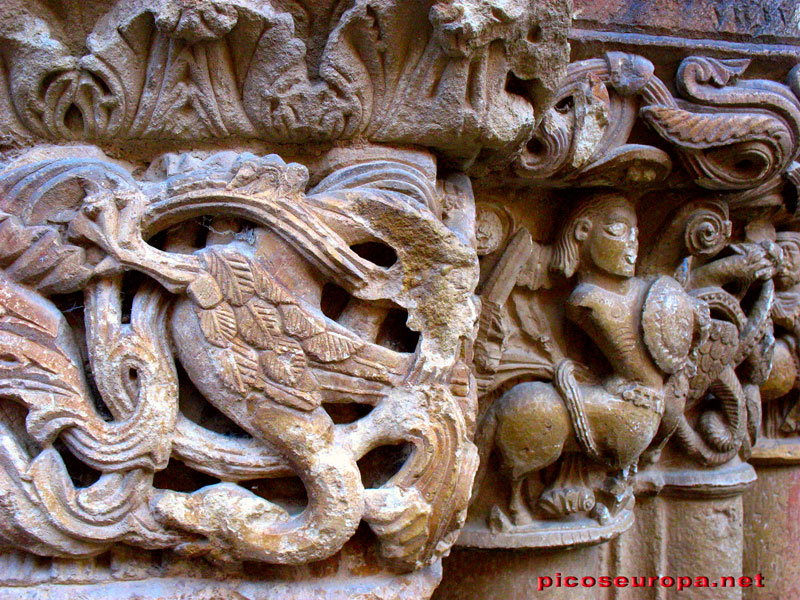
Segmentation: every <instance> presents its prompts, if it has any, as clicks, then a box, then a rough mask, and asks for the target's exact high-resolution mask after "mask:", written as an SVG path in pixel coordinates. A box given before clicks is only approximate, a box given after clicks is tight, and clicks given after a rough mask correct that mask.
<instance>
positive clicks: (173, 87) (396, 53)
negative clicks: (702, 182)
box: [0, 0, 570, 165]
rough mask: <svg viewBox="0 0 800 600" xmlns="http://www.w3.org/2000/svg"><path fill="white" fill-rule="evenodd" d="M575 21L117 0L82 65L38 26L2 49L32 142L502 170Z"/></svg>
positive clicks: (468, 4) (223, 1)
mask: <svg viewBox="0 0 800 600" xmlns="http://www.w3.org/2000/svg"><path fill="white" fill-rule="evenodd" d="M569 13H570V6H569V3H568V2H563V1H560V0H547V1H542V2H537V3H535V4H530V3H526V2H521V1H519V0H514V1H511V2H509V1H505V0H503V1H501V0H492V1H491V2H476V1H474V0H441V1H432V0H430V1H428V2H423V3H421V4H419V3H416V4H415V3H408V2H401V1H397V0H388V1H381V2H368V1H366V0H359V1H358V2H355V3H354V4H353V5H352V6H348V7H347V8H346V9H345V8H343V7H338V6H337V5H336V4H335V3H334V2H323V3H319V2H315V3H314V2H312V3H309V2H298V3H295V4H294V6H293V7H291V8H290V7H287V6H286V5H285V4H284V3H281V2H254V1H251V0H208V1H205V2H201V3H185V2H183V1H182V0H169V1H164V0H149V1H147V2H136V3H129V2H119V3H117V4H116V6H114V7H113V8H112V9H111V10H110V11H109V12H108V14H106V15H105V16H104V17H103V18H102V19H101V20H100V21H99V22H98V23H97V25H96V27H95V28H94V30H93V32H92V33H91V34H90V35H89V37H88V39H87V41H86V46H87V48H88V52H87V53H86V54H85V55H84V56H81V57H77V56H72V55H71V54H70V53H69V51H68V50H67V48H66V47H65V46H64V45H63V44H62V43H61V41H59V40H58V39H55V38H54V37H52V35H51V32H50V31H49V28H48V27H47V25H46V24H45V23H44V22H41V21H28V22H24V23H20V24H18V26H15V27H9V28H7V29H6V30H5V31H2V32H0V37H2V39H3V40H4V42H5V45H6V49H7V52H4V55H5V56H6V58H7V59H8V61H9V76H10V81H9V83H10V91H11V99H12V103H13V106H14V108H15V109H16V112H17V115H18V117H19V120H20V121H21V123H22V124H23V127H24V128H27V129H28V130H29V131H30V132H31V133H33V134H35V135H37V136H42V137H45V138H55V139H79V140H100V141H104V142H108V141H111V140H114V139H119V138H125V139H159V138H167V139H183V140H192V139H195V140H197V139H224V138H228V137H238V138H253V137H258V138H261V139H265V140H269V141H273V142H284V143H292V144H297V143H303V142H306V141H333V140H340V139H368V140H370V141H372V142H376V143H377V142H380V143H395V144H396V143H403V144H416V145H423V146H426V147H431V148H438V149H439V150H440V151H441V152H442V153H443V154H445V155H447V156H449V157H450V158H451V159H452V160H454V161H458V162H461V163H462V164H464V165H470V164H471V163H472V162H473V161H474V160H475V158H476V157H477V156H478V154H479V153H481V152H483V153H484V154H485V157H484V158H483V159H482V161H481V162H483V163H487V164H492V163H495V162H499V163H507V162H508V161H509V160H510V156H509V153H510V152H514V151H516V150H517V149H518V148H519V147H520V145H521V143H522V141H523V138H524V137H525V136H527V135H529V134H530V132H531V131H532V129H533V126H534V124H535V122H536V120H537V119H538V118H539V117H540V113H542V112H543V111H544V109H545V108H546V107H547V106H548V105H549V103H550V101H551V99H552V95H553V93H554V92H555V89H556V87H557V85H558V81H559V79H560V77H561V75H562V74H563V70H564V68H565V67H566V63H567V60H568V52H569V51H568V44H567V41H566V31H567V29H568V26H569V18H570V17H569ZM508 79H512V80H514V81H517V82H519V86H518V87H520V88H521V89H520V90H517V89H511V88H510V87H509V86H508V85H507V80H508ZM528 90H530V91H528ZM423 114H425V115H427V116H426V117H424V118H421V115H423Z"/></svg>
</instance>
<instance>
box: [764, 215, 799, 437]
mask: <svg viewBox="0 0 800 600" xmlns="http://www.w3.org/2000/svg"><path fill="white" fill-rule="evenodd" d="M775 241H776V242H777V244H778V246H779V247H780V249H781V262H780V265H779V267H778V270H777V272H776V274H775V278H774V281H775V303H774V304H773V306H772V311H771V316H772V321H773V323H774V325H775V349H774V354H773V359H772V369H771V370H770V374H769V377H768V378H767V380H766V381H765V382H764V383H763V384H762V385H761V397H762V399H763V400H765V401H769V400H775V399H777V398H782V397H783V396H785V395H786V394H788V393H789V392H790V391H792V390H793V389H795V388H797V387H798V386H800V352H799V349H798V344H800V233H796V232H794V231H782V232H779V233H778V234H777V236H776V240H775ZM798 412H799V411H798V408H797V407H795V408H793V409H792V410H790V411H789V414H788V415H787V416H786V418H785V419H784V420H783V423H782V424H781V425H780V429H781V430H782V431H783V432H785V433H791V432H794V431H797V430H798V428H800V414H798Z"/></svg>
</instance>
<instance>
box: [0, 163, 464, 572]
mask: <svg viewBox="0 0 800 600" xmlns="http://www.w3.org/2000/svg"><path fill="white" fill-rule="evenodd" d="M420 164H422V165H423V167H419V166H415V163H414V161H410V162H409V161H406V162H399V161H391V160H378V159H371V160H366V161H362V162H360V163H359V162H357V161H351V162H350V163H349V164H348V166H346V167H341V168H336V169H333V171H332V172H331V173H329V174H328V176H327V177H325V178H324V179H323V180H322V181H320V182H319V183H318V184H317V185H316V186H315V188H314V189H313V190H311V191H309V192H308V193H306V191H305V189H306V186H307V177H308V174H307V171H306V169H305V168H304V167H302V166H300V165H297V164H285V163H284V162H283V161H282V160H281V159H280V158H278V157H277V156H274V155H271V156H267V157H263V158H261V157H256V156H254V155H251V154H236V153H222V154H218V155H212V156H211V157H209V158H207V159H206V160H205V161H199V160H197V159H192V158H191V157H189V156H184V157H180V156H168V157H165V158H164V160H162V161H160V162H158V163H156V164H155V165H154V166H151V170H150V172H149V174H148V179H150V181H149V182H137V181H136V180H134V179H133V178H132V177H131V176H130V175H129V173H128V172H127V171H125V170H124V169H122V168H120V167H118V166H116V165H114V164H112V163H111V162H109V161H106V160H103V159H88V158H86V159H81V158H52V159H50V160H44V161H41V160H39V161H34V162H29V163H25V160H24V159H22V160H21V162H20V163H18V164H17V165H16V166H15V167H14V168H11V169H9V170H7V171H6V172H5V173H4V175H3V176H2V179H1V180H0V186H2V209H3V220H2V222H0V236H2V238H3V240H4V243H3V244H2V245H3V251H2V252H3V267H4V269H3V273H2V286H3V290H4V291H3V294H2V309H3V310H2V317H0V319H1V321H0V329H1V333H0V345H1V346H2V356H3V361H2V365H0V369H2V373H0V380H2V395H3V396H4V397H5V398H7V399H8V400H12V401H14V402H16V403H18V404H19V405H21V406H22V407H24V408H25V409H27V416H25V413H24V411H20V410H17V409H14V410H12V409H7V410H4V413H3V419H2V427H3V437H2V440H3V446H2V453H3V461H2V464H3V469H2V477H3V489H4V490H5V492H4V501H3V510H2V515H3V516H2V519H0V532H2V539H3V541H4V542H5V543H6V544H12V545H14V546H17V547H22V548H25V549H26V550H29V551H33V552H36V553H39V554H44V555H56V556H76V557H79V556H90V555H94V554H97V553H99V552H102V551H103V550H105V549H107V548H108V547H109V546H110V545H111V544H113V543H116V542H125V543H128V544H133V545H138V546H142V547H145V548H175V549H177V550H179V551H180V552H182V553H185V554H188V555H193V556H198V555H207V556H208V557H209V558H211V559H214V560H217V561H241V560H256V561H267V562H274V563H283V564H298V563H304V562H308V561H312V560H316V559H321V558H325V557H328V556H330V555H332V554H334V553H335V552H337V551H338V550H339V549H341V547H342V546H343V544H344V543H345V542H346V541H347V540H348V539H349V538H350V537H351V536H352V535H353V534H354V532H355V530H356V528H357V527H358V525H359V523H360V522H361V521H362V520H365V521H366V522H367V523H369V525H370V527H371V528H372V530H373V531H374V532H375V534H376V535H377V537H378V539H379V541H380V545H381V551H382V554H383V555H384V556H385V557H386V559H387V562H388V563H390V564H393V565H395V566H396V567H397V568H399V569H409V568H417V567H420V566H423V565H426V564H429V563H430V562H432V561H435V560H436V559H438V557H440V556H441V555H442V553H443V552H445V551H446V550H447V549H448V548H449V547H450V546H451V545H452V543H453V542H454V541H455V537H456V535H457V534H458V529H459V527H460V525H461V524H462V523H463V519H464V515H465V510H466V507H467V500H468V497H469V492H470V488H471V484H472V477H473V475H474V472H475V468H476V461H477V454H476V451H475V448H474V445H473V444H472V442H471V441H470V435H471V428H472V424H473V423H474V418H475V416H474V412H475V396H474V395H475V386H474V380H473V379H471V378H470V376H469V372H468V367H467V365H466V363H465V357H466V356H467V355H468V353H469V348H470V346H471V341H470V340H471V337H472V335H473V323H474V320H475V316H476V314H477V313H476V311H475V307H474V302H473V300H472V294H473V290H474V287H475V283H476V280H477V257H476V254H475V250H474V245H475V244H474V232H473V229H474V226H473V225H472V223H473V221H474V203H473V200H472V194H471V189H470V187H469V181H468V180H467V179H466V178H463V177H460V178H459V177H456V178H454V179H451V180H450V181H449V182H447V183H446V185H442V186H440V187H439V191H437V187H436V181H435V179H433V178H432V176H431V171H430V169H428V170H427V171H426V170H424V169H425V168H427V167H428V166H430V165H429V161H428V162H427V163H426V162H425V161H422V162H421V163H420ZM383 181H391V182H393V184H394V185H396V184H397V182H398V181H404V182H405V183H406V184H407V185H406V186H405V189H406V191H405V192H403V193H398V192H396V191H394V190H393V189H391V188H390V187H389V186H383V185H382V182H383ZM442 194H449V198H448V201H447V210H446V211H445V213H444V214H445V217H444V219H445V220H444V221H442V219H441V215H442V214H443V209H442V204H441V202H442ZM209 218H210V219H211V221H210V225H208V224H207V223H206V221H203V220H202V219H209ZM198 219H200V221H198ZM203 223H206V224H207V225H208V226H207V227H204V226H203ZM158 232H161V233H162V236H161V240H162V241H161V242H160V243H159V247H156V246H154V245H151V244H150V243H148V241H147V240H151V239H152V238H153V236H154V235H156V234H157V233H158ZM365 243H373V244H383V245H384V247H385V248H391V249H394V251H395V252H396V262H395V263H394V264H393V265H388V266H380V265H378V264H375V263H374V262H370V261H369V260H367V259H365V258H362V257H361V256H360V255H359V254H357V253H356V252H355V251H354V250H353V249H351V247H353V246H358V245H359V244H365ZM276 265H279V268H278V267H277V266H276ZM130 272H138V273H140V274H141V275H143V276H144V278H143V279H141V280H140V283H139V284H138V285H137V286H136V287H135V289H133V290H132V291H125V293H127V294H132V301H131V302H132V303H131V305H130V308H128V309H126V308H125V307H124V306H123V304H124V301H123V295H124V294H123V280H124V278H125V276H126V273H130ZM326 284H329V285H330V284H334V285H336V286H339V287H340V289H342V290H344V291H345V292H346V293H347V294H349V295H350V297H351V300H352V305H351V306H350V307H349V308H348V309H347V313H346V315H344V317H339V320H340V321H341V322H342V323H344V324H340V323H337V321H336V320H334V319H333V318H331V317H329V316H326V315H325V314H324V312H323V310H324V309H323V306H322V303H323V288H324V286H325V285H326ZM77 290H80V291H81V292H82V294H83V298H84V303H85V323H84V324H83V329H82V330H81V329H78V328H76V330H75V331H73V330H72V329H71V328H70V327H69V326H68V325H67V323H66V321H65V317H64V315H63V314H62V313H61V312H60V311H59V309H58V308H57V307H56V305H55V304H53V303H52V302H51V301H50V300H48V297H49V296H52V295H53V294H56V295H57V294H63V293H66V292H73V291H77ZM423 299H424V300H425V302H423V301H422V300H423ZM399 307H402V308H403V309H405V310H406V311H407V313H408V322H409V324H410V325H411V326H412V327H414V328H415V329H416V330H417V331H418V332H419V333H420V339H419V343H418V344H417V347H416V350H415V349H414V348H408V349H400V348H396V347H393V346H392V344H391V343H390V342H391V341H392V340H389V342H388V343H387V342H383V343H377V342H376V339H377V338H378V335H379V333H380V329H381V325H382V323H383V322H384V321H386V319H387V316H389V315H390V314H391V313H392V311H396V310H398V309H399ZM127 311H129V315H128V314H125V313H126V312H127ZM79 335H80V336H83V335H85V339H84V340H78V339H76V336H79ZM84 352H85V355H84ZM178 364H179V365H180V367H181V368H182V369H183V370H184V371H185V372H186V373H187V374H188V376H189V378H190V380H191V382H192V384H193V385H194V386H195V387H196V389H197V390H198V391H199V392H200V393H201V394H202V395H203V396H204V397H205V398H206V399H207V400H208V401H209V402H210V403H211V404H213V405H214V406H215V407H216V408H217V409H218V410H219V411H221V412H222V413H223V414H224V415H226V416H227V417H228V418H230V419H231V420H233V421H234V422H235V423H236V424H238V425H239V426H240V427H241V428H242V429H243V430H244V431H245V432H246V433H247V434H249V437H245V438H241V437H229V436H225V435H222V434H220V433H216V432H214V431H211V430H209V429H205V428H203V427H202V426H200V425H199V424H197V423H194V422H192V421H191V420H189V419H188V418H187V417H186V416H185V415H184V414H183V413H182V412H181V410H180V409H179V394H180V390H179V382H178V374H177V367H176V365H178ZM336 403H345V404H348V403H349V404H352V403H357V404H361V405H367V406H368V407H369V408H370V409H371V410H370V411H369V413H368V414H367V415H366V416H364V417H363V418H361V419H359V420H357V421H355V422H353V423H346V424H339V425H337V424H334V422H333V420H332V418H331V416H330V415H329V413H328V412H326V408H325V407H324V406H323V404H325V405H326V406H328V405H331V404H336ZM398 443H407V444H410V445H411V447H412V451H411V454H410V456H408V458H407V459H406V460H405V462H404V463H403V465H402V467H401V468H400V469H399V471H397V472H396V473H391V472H390V473H388V475H390V476H391V478H390V479H389V480H388V481H386V482H385V483H383V484H382V485H379V486H378V487H373V488H367V489H365V485H364V483H363V482H362V475H361V472H360V471H359V467H358V465H357V464H356V462H357V461H358V460H359V459H360V458H361V457H363V456H364V455H365V454H367V453H368V452H369V451H370V450H373V449H375V448H377V447H380V446H383V445H392V444H398ZM61 445H63V446H61ZM58 447H66V448H67V449H68V450H69V452H71V453H72V454H73V455H74V456H75V457H77V458H78V459H79V460H80V461H82V462H83V463H85V465H88V466H89V467H91V468H93V469H95V470H97V471H99V472H100V473H101V475H100V477H99V479H98V480H97V481H96V482H94V483H93V484H91V485H89V486H87V487H81V488H77V487H76V485H75V484H74V483H73V481H72V480H71V479H70V475H69V473H68V471H67V469H66V467H65V464H64V462H63V458H62V456H61V454H60V453H59V451H58V449H57V448H58ZM171 456H172V457H174V458H176V459H178V460H182V461H184V462H185V463H186V464H187V465H190V466H191V467H192V468H194V469H195V470H197V471H200V472H203V473H206V474H208V475H211V476H213V477H216V478H219V480H220V481H221V482H220V483H217V484H214V485H210V486H207V487H204V488H201V489H199V490H197V491H195V492H191V493H188V492H187V493H185V492H177V491H172V490H169V489H159V488H157V487H155V486H154V484H153V477H154V473H156V472H158V471H160V470H163V469H164V468H165V467H166V466H167V462H168V460H169V458H170V457H171ZM286 475H295V476H297V477H299V478H300V479H301V480H302V483H303V485H304V486H305V488H306V495H307V497H308V500H307V504H306V506H305V507H304V508H303V510H302V511H300V512H297V511H295V512H294V513H293V514H292V513H290V512H289V511H288V510H287V509H285V508H283V507H281V506H280V505H278V504H276V503H273V502H270V501H268V500H266V499H264V498H262V497H260V496H258V495H256V494H255V493H253V492H252V491H250V490H248V489H246V488H245V487H241V486H239V485H237V482H240V481H244V480H249V479H253V478H274V477H282V476H286Z"/></svg>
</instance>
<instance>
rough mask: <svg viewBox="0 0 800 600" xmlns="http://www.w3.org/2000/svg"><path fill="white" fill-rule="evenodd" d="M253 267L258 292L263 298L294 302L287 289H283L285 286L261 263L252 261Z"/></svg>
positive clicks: (272, 300)
mask: <svg viewBox="0 0 800 600" xmlns="http://www.w3.org/2000/svg"><path fill="white" fill-rule="evenodd" d="M251 269H252V273H253V284H254V285H255V290H256V294H258V295H259V296H260V297H261V298H263V299H264V300H268V301H269V302H272V303H274V304H290V303H292V302H294V299H293V298H292V296H291V295H290V294H288V293H287V292H286V290H284V289H283V286H282V285H281V284H280V283H278V282H277V281H276V280H275V278H274V277H273V276H272V275H270V274H269V273H268V272H267V270H266V269H264V268H263V267H262V266H261V265H259V264H258V263H256V262H252V263H251Z"/></svg>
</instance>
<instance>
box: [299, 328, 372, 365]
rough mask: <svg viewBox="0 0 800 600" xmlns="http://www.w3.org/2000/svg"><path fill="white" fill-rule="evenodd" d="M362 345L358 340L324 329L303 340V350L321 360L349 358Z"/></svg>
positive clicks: (331, 360)
mask: <svg viewBox="0 0 800 600" xmlns="http://www.w3.org/2000/svg"><path fill="white" fill-rule="evenodd" d="M363 345H364V344H363V342H361V341H359V340H356V339H353V338H349V337H345V336H343V335H341V334H339V333H334V332H332V331H325V332H323V333H320V334H318V335H315V336H314V337H312V338H310V339H307V340H304V341H303V348H304V349H305V351H306V352H308V353H309V354H311V355H312V356H313V357H314V358H316V359H318V360H321V361H322V362H336V361H340V360H344V359H346V358H349V357H350V355H351V354H353V352H355V351H356V350H358V349H359V348H361V346H363Z"/></svg>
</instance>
